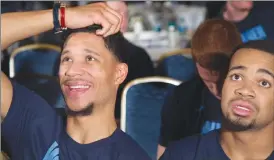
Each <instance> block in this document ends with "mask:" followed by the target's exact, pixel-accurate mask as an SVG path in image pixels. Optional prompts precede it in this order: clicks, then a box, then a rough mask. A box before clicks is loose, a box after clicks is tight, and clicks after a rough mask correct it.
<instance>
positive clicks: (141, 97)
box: [121, 76, 181, 159]
mask: <svg viewBox="0 0 274 160" xmlns="http://www.w3.org/2000/svg"><path fill="white" fill-rule="evenodd" d="M158 83H163V84H168V85H170V86H173V88H174V87H175V86H177V85H179V84H180V83H181V81H178V80H175V79H172V78H168V77H158V76H154V77H145V78H138V79H135V80H133V81H131V82H129V83H128V84H127V85H126V87H125V88H124V90H123V94H122V102H121V129H122V130H123V131H124V132H126V133H127V134H128V135H130V136H131V137H132V138H133V139H134V140H135V141H136V142H137V143H139V145H140V146H141V147H142V148H143V149H144V150H145V151H146V152H147V153H148V154H149V156H150V157H151V158H152V159H156V156H157V145H158V136H159V132H160V121H161V108H162V106H163V104H164V99H165V96H166V95H167V93H168V92H169V91H171V90H172V89H171V87H167V86H165V87H162V86H158V85H156V84H158Z"/></svg>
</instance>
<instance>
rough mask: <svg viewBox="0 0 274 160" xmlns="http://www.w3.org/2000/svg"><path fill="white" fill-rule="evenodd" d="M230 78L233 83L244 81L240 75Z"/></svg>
mask: <svg viewBox="0 0 274 160" xmlns="http://www.w3.org/2000/svg"><path fill="white" fill-rule="evenodd" d="M230 78H231V80H233V81H240V80H242V77H241V76H240V75H238V74H233V75H231V76H230Z"/></svg>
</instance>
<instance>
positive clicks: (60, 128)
mask: <svg viewBox="0 0 274 160" xmlns="http://www.w3.org/2000/svg"><path fill="white" fill-rule="evenodd" d="M12 84H13V100H12V104H11V107H10V109H9V112H8V114H7V116H6V117H5V119H4V121H3V122H2V138H4V140H5V143H6V145H7V146H6V147H7V151H8V152H9V154H10V157H11V158H12V159H15V160H18V159H20V160H21V159H26V160H42V159H43V160H59V159H64V160H149V159H150V158H149V156H148V155H147V154H146V153H145V151H144V150H143V149H141V147H140V146H139V145H138V144H137V143H136V142H135V141H134V140H133V139H132V138H131V137H130V136H128V135H126V134H125V133H124V132H122V131H121V130H120V129H116V130H115V131H114V133H113V134H112V135H111V136H110V137H107V138H105V139H102V140H99V141H96V142H93V143H90V144H79V143H77V142H76V141H74V140H73V139H72V138H71V137H70V136H69V135H68V134H67V133H66V130H65V123H64V120H63V118H62V117H61V116H59V115H58V114H57V113H56V111H55V110H54V109H53V108H52V107H51V106H49V105H48V103H47V102H46V101H45V100H43V99H42V98H41V97H39V96H38V95H36V94H35V93H33V92H32V91H30V90H28V89H27V88H25V87H23V86H21V85H19V84H17V83H14V82H13V83H12Z"/></svg>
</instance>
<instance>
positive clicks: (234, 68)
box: [228, 66, 246, 72]
mask: <svg viewBox="0 0 274 160" xmlns="http://www.w3.org/2000/svg"><path fill="white" fill-rule="evenodd" d="M233 70H246V67H245V66H233V67H231V68H229V70H228V71H229V72H230V71H233Z"/></svg>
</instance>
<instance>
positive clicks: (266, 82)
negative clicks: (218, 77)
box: [230, 74, 271, 88]
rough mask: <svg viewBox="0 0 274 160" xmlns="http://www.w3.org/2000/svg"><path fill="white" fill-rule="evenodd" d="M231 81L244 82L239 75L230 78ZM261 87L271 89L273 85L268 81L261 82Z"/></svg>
mask: <svg viewBox="0 0 274 160" xmlns="http://www.w3.org/2000/svg"><path fill="white" fill-rule="evenodd" d="M230 79H231V80H233V81H241V80H242V77H241V76H240V75H238V74H233V75H231V76H230ZM258 84H259V85H260V86H261V87H264V88H269V87H271V84H270V83H269V82H268V81H266V80H261V81H259V83H258Z"/></svg>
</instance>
